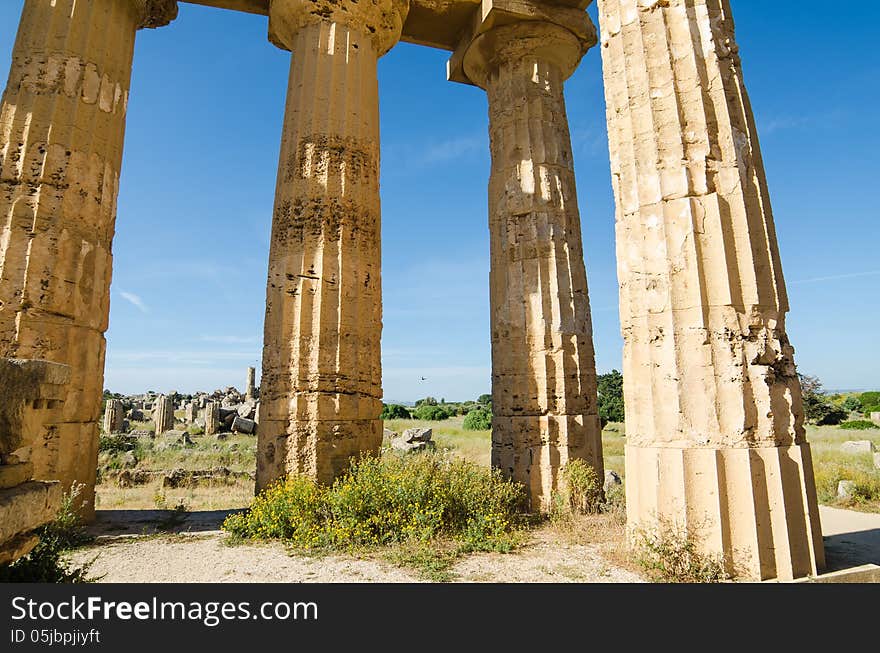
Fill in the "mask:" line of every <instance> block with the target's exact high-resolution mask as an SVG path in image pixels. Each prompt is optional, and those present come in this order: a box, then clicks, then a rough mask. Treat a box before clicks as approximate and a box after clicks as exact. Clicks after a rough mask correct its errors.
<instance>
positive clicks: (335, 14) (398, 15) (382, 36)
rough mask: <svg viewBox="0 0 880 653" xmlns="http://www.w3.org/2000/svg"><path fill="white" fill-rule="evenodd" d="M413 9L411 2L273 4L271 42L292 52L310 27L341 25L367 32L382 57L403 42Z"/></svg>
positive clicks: (297, 0)
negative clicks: (302, 32) (303, 30)
mask: <svg viewBox="0 0 880 653" xmlns="http://www.w3.org/2000/svg"><path fill="white" fill-rule="evenodd" d="M409 5H410V0H360V1H359V0H338V1H335V2H334V1H331V0H269V41H271V42H272V43H273V44H275V45H277V46H278V47H279V48H281V49H283V50H292V49H293V41H294V37H295V36H296V33H297V32H298V31H299V30H300V29H301V28H303V27H305V26H306V25H311V24H315V23H321V22H333V23H341V24H343V25H346V26H348V27H352V28H356V29H360V30H361V31H363V33H364V34H366V35H367V36H369V37H370V38H371V40H372V41H373V47H374V48H375V50H376V53H377V54H378V55H379V56H382V55H383V54H385V53H386V52H388V51H389V50H390V49H391V48H393V47H394V46H395V45H396V44H397V42H398V41H399V40H400V34H401V32H402V31H403V23H404V21H405V20H406V17H407V14H408V13H409Z"/></svg>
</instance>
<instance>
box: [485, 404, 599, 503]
mask: <svg viewBox="0 0 880 653" xmlns="http://www.w3.org/2000/svg"><path fill="white" fill-rule="evenodd" d="M601 433H602V429H601V428H600V427H599V418H598V417H597V416H596V415H527V416H522V417H499V416H496V417H494V418H493V419H492V467H496V468H498V469H500V470H501V472H502V474H504V476H505V477H507V478H509V479H511V480H513V481H516V482H518V483H522V484H523V485H525V486H526V488H527V490H528V492H529V498H530V506H531V509H532V510H533V511H535V512H545V513H546V512H550V510H551V508H552V505H553V493H554V492H555V491H557V490H558V489H559V485H560V477H561V471H562V468H563V467H564V466H565V464H566V463H567V462H568V461H569V460H573V459H577V458H580V459H583V460H585V461H586V462H587V463H589V464H590V465H592V467H593V468H594V469H595V470H596V474H597V475H598V477H599V479H602V478H603V477H604V475H605V470H604V464H603V461H602V440H601V437H602V436H601Z"/></svg>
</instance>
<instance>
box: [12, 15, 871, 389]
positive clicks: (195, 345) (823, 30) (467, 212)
mask: <svg viewBox="0 0 880 653" xmlns="http://www.w3.org/2000/svg"><path fill="white" fill-rule="evenodd" d="M22 4H23V0H3V1H2V2H0V71H2V72H0V74H2V75H4V76H5V71H8V69H9V57H10V53H11V50H12V45H13V41H14V38H15V30H16V25H17V22H18V17H19V14H20V12H21V7H22ZM732 5H733V9H734V14H735V18H736V21H737V27H738V41H739V45H740V49H741V53H742V56H743V60H744V69H745V74H746V83H747V85H748V88H749V91H750V93H751V98H752V103H753V105H754V110H755V114H756V117H757V122H758V129H759V133H760V136H761V143H762V148H763V153H764V158H765V163H766V167H767V173H768V177H769V181H770V191H771V197H772V200H773V206H774V211H775V216H776V226H777V231H778V236H779V241H780V248H781V253H782V259H783V268H784V271H785V274H786V279H787V281H788V288H789V294H790V300H791V306H792V311H791V313H790V315H789V319H788V331H789V335H790V337H791V340H792V342H793V344H794V346H795V348H796V360H797V362H798V367H799V369H800V370H801V371H804V372H807V373H812V374H816V375H818V376H820V377H821V378H822V380H823V381H824V382H825V385H826V387H829V388H876V387H880V347H878V346H877V333H878V326H877V325H878V323H880V301H878V300H880V293H878V287H880V230H878V227H877V223H878V209H877V206H878V203H877V199H876V195H875V191H876V189H877V186H878V181H877V175H878V172H880V166H878V158H880V155H878V152H880V137H878V129H877V125H876V121H877V106H878V103H880V84H878V70H880V55H878V51H877V48H876V45H875V42H876V24H877V19H878V18H880V9H878V8H877V7H876V6H874V5H873V4H872V3H849V4H848V5H847V10H846V12H845V13H844V14H841V13H839V12H837V13H835V12H834V11H829V5H828V3H827V2H818V1H815V0H805V1H802V2H799V3H798V5H797V9H796V10H793V9H792V8H791V6H790V5H789V4H788V3H776V2H773V3H758V2H753V1H751V0H749V1H746V0H733V2H732ZM590 13H591V15H592V16H593V17H594V19H595V14H596V12H595V8H591V9H590ZM289 56H290V55H289V54H288V53H286V52H282V51H281V50H278V49H276V48H275V47H273V46H272V45H270V44H269V42H268V41H267V40H266V19H265V18H264V17H258V16H250V15H245V14H238V13H233V12H227V11H221V10H216V9H209V8H204V7H199V6H194V5H188V4H181V10H180V17H179V18H178V20H177V21H176V22H175V23H173V24H172V25H171V26H170V27H166V28H163V29H160V30H147V31H142V32H140V33H139V36H138V42H137V48H136V53H135V67H134V78H133V83H132V94H131V101H130V104H129V119H128V131H127V135H126V150H125V160H124V163H123V174H122V189H121V193H120V198H119V211H118V219H117V225H116V226H117V232H116V239H115V241H114V245H113V248H114V256H115V271H114V278H113V285H112V289H111V313H110V330H109V331H108V332H107V339H108V354H107V370H106V380H105V387H108V388H110V389H112V390H114V391H117V392H131V393H133V392H142V391H144V390H147V389H155V390H158V391H168V390H172V389H177V390H179V391H182V392H187V391H194V390H196V389H206V390H207V389H213V388H215V387H220V386H224V387H225V386H227V385H236V386H238V387H242V386H243V384H244V379H245V368H246V367H247V366H248V365H255V366H256V367H258V368H259V362H260V351H261V344H260V343H261V339H262V325H263V307H264V299H265V281H266V268H267V259H268V242H269V229H270V220H271V214H272V201H273V195H274V186H275V171H276V167H277V157H278V149H279V138H280V132H281V120H282V112H283V106H284V97H285V90H286V89H285V86H286V80H287V70H288V65H289ZM447 58H448V53H446V52H442V51H439V50H432V49H429V48H421V47H415V46H410V45H406V44H401V45H399V46H398V47H397V48H395V50H394V51H392V52H391V53H390V54H389V55H387V56H386V57H385V58H384V59H382V61H381V62H380V65H379V82H380V92H381V112H382V114H381V115H382V125H381V128H382V147H383V152H382V154H383V161H382V202H383V243H382V247H383V285H384V301H385V304H384V306H385V310H384V325H385V326H384V332H383V340H382V342H383V366H384V374H383V384H384V388H385V396H386V398H390V399H400V400H414V399H416V398H418V397H421V396H425V395H427V394H430V395H433V396H436V397H438V398H440V397H444V398H446V399H447V400H450V401H453V400H463V399H469V398H474V397H476V396H477V395H479V394H482V393H484V392H488V391H489V386H490V353H489V310H488V251H489V243H488V226H487V204H486V202H487V199H486V184H487V180H488V174H489V155H488V136H487V124H488V119H487V105H486V99H485V94H484V93H483V92H482V91H481V90H479V89H476V88H472V87H467V86H462V85H459V84H452V83H449V82H447V81H445V62H446V59H447ZM601 79H602V78H601V61H600V55H599V51H598V49H594V50H592V51H591V52H590V53H588V55H587V56H586V57H585V59H584V61H583V63H582V64H581V67H580V69H579V70H578V71H577V72H576V73H575V75H574V76H573V77H572V78H571V80H570V81H569V83H568V85H567V88H566V98H567V102H568V111H569V120H570V123H571V131H572V140H573V144H574V151H575V166H576V172H577V182H578V192H579V203H580V208H581V217H582V223H583V232H584V250H585V257H586V262H587V274H588V277H589V283H590V295H591V300H592V307H593V325H594V337H595V344H596V351H597V357H596V362H597V367H598V369H599V371H600V372H604V371H608V370H610V369H612V368H618V369H619V368H620V367H621V347H622V341H621V338H620V333H619V330H620V324H619V319H618V314H617V278H616V271H615V262H614V206H613V198H612V195H611V181H610V175H609V166H608V150H607V142H606V133H605V124H604V112H605V108H604V97H603V92H602V81H601ZM422 376H424V377H427V379H428V380H427V381H425V382H421V381H419V377H422Z"/></svg>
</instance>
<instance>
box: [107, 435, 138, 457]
mask: <svg viewBox="0 0 880 653" xmlns="http://www.w3.org/2000/svg"><path fill="white" fill-rule="evenodd" d="M136 445H137V438H134V437H132V436H130V435H127V434H125V433H114V434H112V435H104V434H102V435H100V436H99V437H98V452H99V453H102V452H107V453H125V452H126V451H131V450H132V449H134V448H135V446H136Z"/></svg>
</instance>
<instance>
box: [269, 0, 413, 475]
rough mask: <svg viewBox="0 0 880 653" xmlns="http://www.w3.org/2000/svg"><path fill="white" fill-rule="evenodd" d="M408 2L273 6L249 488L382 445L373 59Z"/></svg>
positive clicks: (318, 470)
mask: <svg viewBox="0 0 880 653" xmlns="http://www.w3.org/2000/svg"><path fill="white" fill-rule="evenodd" d="M407 10H408V3H407V2H406V1H405V0H378V1H377V2H373V3H365V2H355V1H354V0H342V1H341V2H339V3H337V4H334V5H332V6H331V5H326V4H324V3H320V2H317V1H316V2H312V1H309V0H306V1H302V0H273V2H272V4H271V9H270V14H269V38H270V40H271V41H272V42H273V43H275V44H277V45H278V46H280V47H282V48H285V49H288V50H291V51H292V53H293V55H292V61H291V68H290V83H289V89H288V99H287V109H286V113H285V118H284V132H283V137H282V144H281V160H280V164H279V168H278V187H277V191H276V198H275V209H274V214H273V219H272V240H271V247H270V252H269V279H268V286H267V292H266V320H265V334H264V341H263V342H264V349H263V366H262V381H261V384H260V397H261V414H260V429H259V437H258V440H259V444H258V455H257V483H256V485H257V489H258V490H259V489H262V488H264V487H266V485H267V484H269V483H271V482H272V481H274V480H275V479H277V478H280V477H282V476H284V475H286V474H287V473H289V472H301V473H306V474H309V475H311V476H312V477H313V478H316V479H317V480H319V481H321V482H325V483H329V482H330V481H332V480H333V479H334V478H335V477H336V476H337V475H339V474H341V473H343V472H345V471H346V470H347V468H348V464H349V460H350V458H351V457H352V456H357V455H358V454H360V453H361V452H377V451H378V449H379V446H380V444H381V442H382V423H381V421H380V420H379V414H380V413H381V410H382V402H381V397H382V389H381V383H382V371H381V359H380V339H381V331H382V305H381V242H380V208H379V98H378V84H377V79H376V65H377V61H378V58H379V57H380V56H382V55H383V54H384V53H385V52H387V51H388V50H389V49H390V48H391V47H392V46H393V45H394V44H395V43H396V42H397V40H398V38H399V36H400V30H401V25H402V22H403V19H404V18H405V17H406V13H407Z"/></svg>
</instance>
